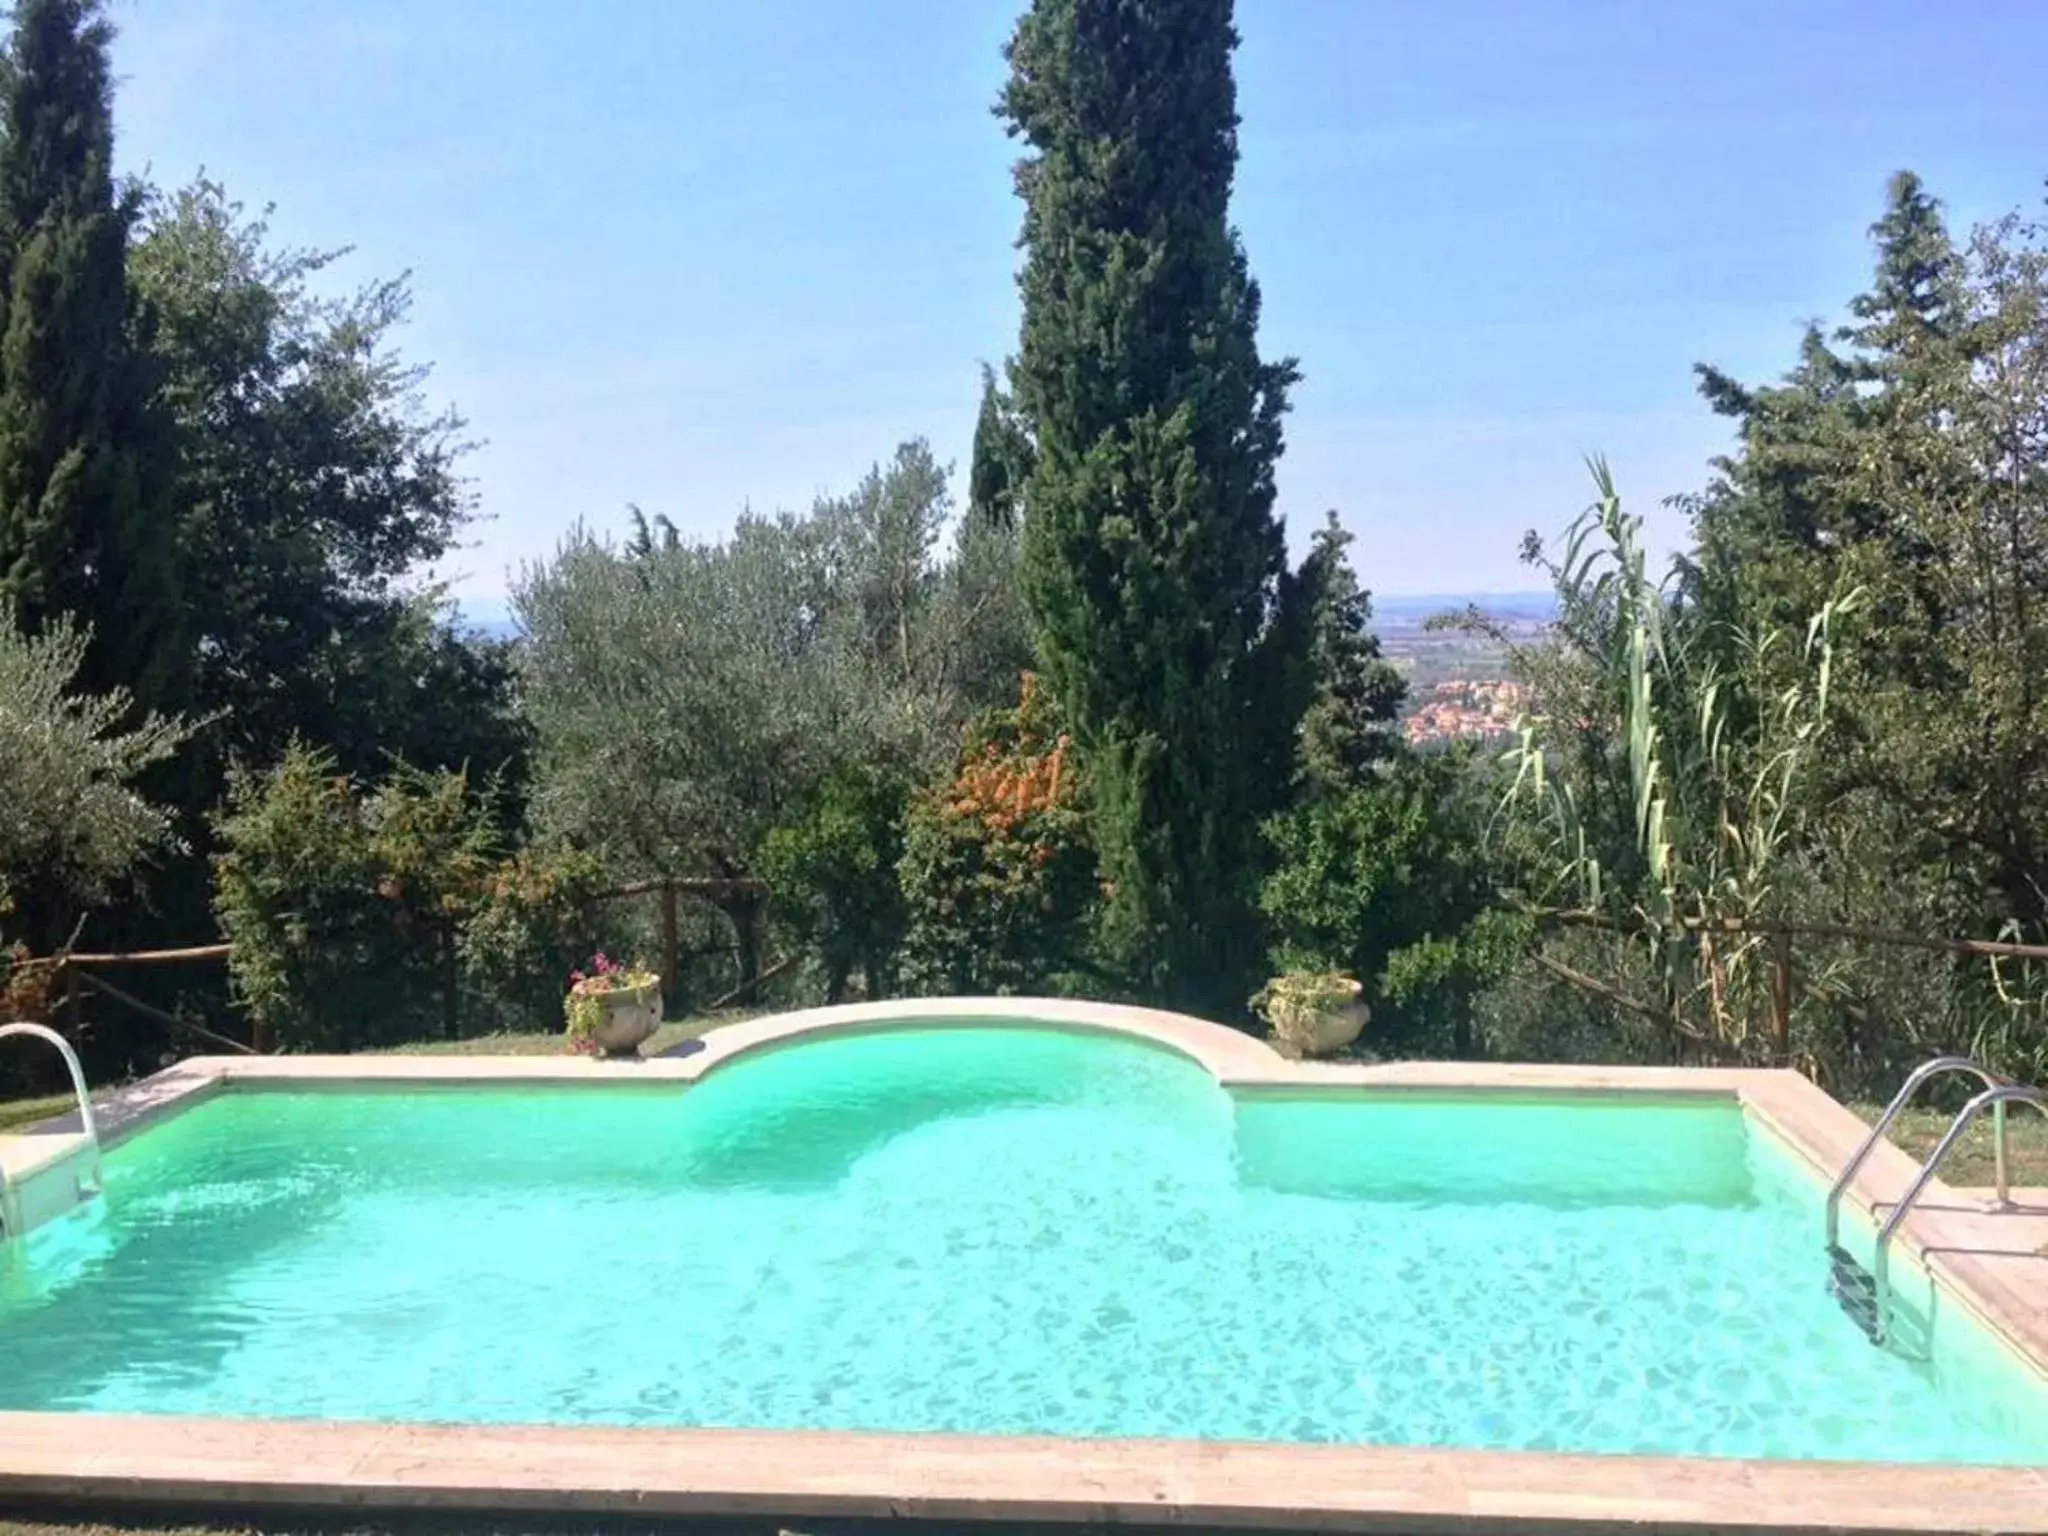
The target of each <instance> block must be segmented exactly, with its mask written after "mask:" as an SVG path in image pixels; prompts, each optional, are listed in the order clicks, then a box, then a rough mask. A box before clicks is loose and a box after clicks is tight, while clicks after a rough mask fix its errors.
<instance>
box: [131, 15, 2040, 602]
mask: <svg viewBox="0 0 2048 1536" xmlns="http://www.w3.org/2000/svg"><path fill="white" fill-rule="evenodd" d="M1019 3H1020V0H748V3H733V0H710V3H699V0H579V3H577V4H574V5H563V4H560V3H559V0H555V3H550V4H537V3H527V0H424V3H423V0H346V3H337V0H114V4H113V6H112V11H111V14H112V16H113V19H114V20H115V22H116V24H117V25H118V26H119V27H120V29H121V32H122V36H121V39H120V41H119V43H118V44H117V46H116V55H115V62H116V67H117V69H118V71H119V72H120V75H121V85H120V92H119V96H118V101H117V114H118V125H119V130H120V135H121V139H120V154H121V157H122V160H123V162H124V165H125V167H126V168H127V169H129V170H135V171H145V170H146V171H147V172H148V173H149V174H150V175H151V176H152V177H153V179H155V180H157V181H159V182H164V183H177V182H182V181H184V180H186V179H189V178H190V177H191V176H192V175H193V174H194V173H195V172H197V171H198V170H199V169H200V168H202V167H204V168H205V169H206V170H207V171H208V173H209V174H211V175H212V176H214V177H215V178H217V179H219V180H221V181H223V182H225V183H226V185H227V186H228V187H229V188H230V189H231V191H233V192H234V193H235V194H236V195H237V196H239V197H240V198H241V199H243V200H244V201H245V202H248V203H250V204H252V205H261V204H263V203H266V202H268V203H274V204H275V205H276V213H275V216H274V221H273V222H274V229H275V231H276V233H277V235H278V236H279V238H281V239H283V240H286V241H289V242H292V243H303V244H308V245H315V246H327V245H343V244H345V245H351V246H353V247H354V248H355V254H354V255H353V256H352V257H351V258H350V260H349V261H348V262H346V263H345V264H344V265H343V267H342V268H341V271H342V272H343V273H345V274H347V275H349V276H350V277H352V278H368V277H372V276H378V275H383V274H387V273H392V272H397V271H400V270H406V269H410V270H411V272H412V273H413V280H414V286H415V290H416V295H417V305H416V309H415V316H414V323H413V325H412V326H411V327H410V329H409V332H408V334H407V337H406V341H405V345H406V349H407V351H408V352H409V353H410V354H411V355H413V356H415V357H416V358H418V359H421V360H428V361H431V362H432V363H433V364H434V365H435V374H434V381H433V386H432V387H433V390H434V393H435V395H436V397H437V398H445V399H449V400H453V401H454V402H455V403H456V404H457V405H459V406H460V407H461V408H462V409H463V410H464V411H465V412H466V413H467V414H468V416H469V417H470V419H471V422H472V425H473V429H474V432H475V434H476V435H477V436H478V437H479V438H481V439H483V440H484V446H483V448H482V449H481V450H480V451H479V452H478V453H477V454H476V456H475V458H474V460H473V462H472V465H471V469H472V472H473V474H474V477H475V479H476V482H477V490H478V493H479V496H480V500H481V505H482V510H483V512H484V513H485V514H486V516H487V518H488V519H489V520H488V521H486V522H484V523H483V524H481V525H480V526H479V527H478V528H477V529H476V530H475V531H474V534H473V536H472V547H470V548H467V549H465V550H464V551H462V553H461V555H460V558H459V559H458V560H456V561H454V562H452V563H451V566H450V569H449V573H448V574H450V575H452V576H454V577H456V578H457V581H458V588H457V589H458V592H459V593H460V594H461V595H462V596H463V598H464V600H465V602H466V603H467V604H468V605H469V606H470V607H471V608H472V609H474V610H479V611H485V610H488V609H490V608H491V607H492V606H493V605H494V603H495V600H496V599H497V598H498V596H499V594H501V593H502V592H503V590H504V587H505V584H506V581H507V577H508V574H509V573H510V572H512V571H514V570H516V568H517V567H518V565H519V563H520V562H521V561H523V560H527V559H532V558H536V557H542V556H545V555H546V554H547V553H548V552H549V551H550V550H551V549H553V547H554V546H555V543H556V541H557V539H558V538H559V536H560V535H561V533H562V531H563V530H564V529H565V528H566V527H567V526H568V525H570V524H571V523H572V522H574V521H575V520H576V519H578V518H584V519H586V520H588V521H590V522H591V523H593V524H594V525H596V526H599V527H606V528H616V527H618V526H619V525H620V524H621V523H622V521H623V508H624V507H625V505H626V503H628V502H637V503H639V504H641V505H642V506H644V507H646V508H647V509H649V510H650V511H662V512H665V513H667V514H668V515H669V516H670V517H671V518H673V519H674V520H675V521H676V522H677V523H678V524H680V525H681V526H683V527H684V528H685V529H688V530H693V531H699V532H702V533H705V534H714V533H716V532H717V531H718V530H719V529H721V528H722V527H724V526H727V525H729V524H730V522H731V519H732V517H733V515H734V513H735V512H736V511H738V509H739V508H740V507H741V506H742V505H743V504H746V503H749V502H751V503H752V504H753V505H754V506H756V507H759V508H768V507H776V506H802V505H806V504H808V502H809V501H810V499H811V498H812V497H813V496H814V495H815V494H817V493H818V492H819V491H821V490H830V489H835V488H842V487H845V486H846V485H848V484H849V483H851V482H852V481H853V480H854V479H855V478H856V477H857V476H858V475H859V474H860V473H861V471H862V470H863V469H864V468H865V467H866V466H867V465H868V464H869V463H871V462H872V461H874V460H875V459H877V458H879V457H881V456H883V455H885V454H887V453H888V452H889V451H890V449H891V448H892V447H893V445H894V444H895V443H896V442H897V441H899V440H901V439H902V438H904V437H907V436H911V435H913V434H922V435H925V436H927V437H929V438H930V439H931V441H932V443H933V445H934V447H935V449H936V450H937V451H938V453H939V454H940V456H941V457H942V458H950V459H951V460H952V461H953V462H954V463H955V465H956V466H957V468H958V471H959V478H960V479H961V480H963V481H964V476H965V470H966V460H967V451H968V443H969V438H970V434H971V431H972V426H973V416H974V408H975V404H976V398H977V373H976V370H977V366H978V364H979V363H980V362H981V361H982V360H984V359H987V360H991V361H994V360H999V359H1000V358H1001V357H1003V356H1004V355H1005V354H1006V353H1007V352H1008V351H1009V350H1010V349H1011V347H1012V346H1013V345H1014V340H1015V334H1016V325H1017V304H1016V296H1015V289H1014V286H1013V284H1012V281H1011V274H1012V270H1013V265H1014V262H1015V252H1014V249H1013V241H1014V238H1015V234H1016V229H1017V221H1018V209H1017V205H1016V203H1015V201H1014V200H1013V198H1012V196H1011V194H1010V187H1009V176H1008V167H1009V164H1010V162H1011V160H1012V158H1013V155H1014V147H1013V146H1012V145H1011V144H1010V143H1009V142H1008V141H1007V140H1006V139H1005V138H1004V136H1003V133H1002V130H1001V126H1000V124H999V123H998V122H997V121H996V120H995V118H994V117H993V116H992V115H991V113H990V111H989V104H990V102H991V101H992V100H993V98H994V96H995V93H996V91H997V89H998V87H999V85H1000V83H1001V79H1002V62H1001V58H1000V53H999V50H1000V47H1001V44H1002V41H1003V39H1004V38H1005V37H1006V36H1007V34H1008V32H1009V29H1010V26H1011V23H1012V21H1013V18H1014V15H1015V12H1016V9H1017V7H1018V4H1019ZM1238 29H1239V31H1240V33H1241V34H1242V36H1243V46H1242V47H1241V49H1240V50H1239V54H1238V80H1239V108H1240V111H1241V113H1242V115H1243V118H1244V127H1243V131H1242V149H1243V164H1242V166H1241V168H1240V171H1239V177H1238V192H1237V202H1236V206H1235V216H1236V219H1237V221H1238V223H1239V225H1240V227H1241V228H1242V231H1243V234H1244V238H1245V242H1246V245H1247V248H1248V250H1249V252H1250V256H1251V261H1252V269H1253V272H1254V273H1255V274H1256V275H1257V277H1258V278H1259V280H1260V282H1261V284H1262V286H1263V288H1264V290H1265V299H1266V311H1265V324H1264V330H1263V338H1262V339H1263V343H1264V346H1265V348H1266V349H1267V351H1268V352H1269V353H1271V354H1281V353H1293V354H1296V355H1298V356H1299V357H1300V359H1301V362H1302V366H1303V369H1304V371H1305V373H1306V380H1305V382H1304V383H1303V385H1302V386H1301V388H1300V390H1299V392H1298V393H1297V396H1296V408H1295V412H1294V414H1293V415H1292V416H1291V418H1290V424H1289V432H1288V436H1289V449H1288V453H1287V457H1286V459H1285V460H1284V461H1283V463H1282V465H1281V470H1280V488H1281V504H1282V508H1283V510H1284V511H1285V512H1286V514H1287V516H1288V520H1289V526H1290V530H1291V532H1292V535H1293V537H1294V541H1295V543H1296V545H1297V547H1299V545H1300V543H1301V542H1302V541H1303V540H1305V538H1306V536H1307V531H1308V529H1309V528H1311V527H1312V526H1313V525H1314V524H1315V523H1316V522H1318V521H1320V518H1321V514H1322V511H1323V509H1324V508H1325V507H1335V508H1337V509H1338V511H1339V513H1340V515H1341V516H1342V517H1343V519H1344V521H1345V522H1346V524H1347V525H1348V526H1350V527H1351V528H1353V529H1354V530H1355V531H1356V532H1357V533H1358V534H1359V544H1358V545H1357V547H1356V549H1355V554H1356V557H1357V559H1358V562H1359V564H1360V566H1361V570H1362V574H1363V575H1364V578H1365V579H1366V581H1367V582H1368V583H1369V584H1370V585H1371V586H1373V587H1375V588H1377V589H1379V590H1381V591H1383V592H1388V593H1416V592H1452V591H1489V590H1494V591H1499V590H1512V589H1516V588H1523V587H1527V586H1529V585H1531V582H1530V580H1529V578H1528V575H1527V573H1526V572H1525V571H1524V570H1523V569H1522V568H1521V567H1520V566H1519V565H1518V563H1517V561H1516V546H1517V542H1518V539H1519V536H1520V534H1521V531H1522V530H1523V529H1524V528H1528V527H1532V526H1533V527H1536V528H1538V529H1541V530H1545V531H1551V530H1555V529H1556V528H1557V527H1559V526H1561V525H1562V524H1563V523H1564V522H1565V521H1566V520H1567V519H1568V518H1569V517H1570V516H1571V514H1572V513H1573V512H1575V511H1576V510H1577V509H1578V508H1579V507H1580V506H1581V505H1583V503H1584V502H1585V500H1586V499H1587V480H1586V476H1585V471H1584V468H1583V464H1582V457H1583V455H1585V454H1587V453H1589V452H1596V451H1597V452H1601V453H1604V454H1605V455H1606V456H1607V457H1608V459H1609V460H1610V462H1611V463H1612V464H1613V466H1614V469H1615V472H1616V474H1617V476H1618V478H1619V481H1620V484H1621V487H1622V490H1623V494H1624V497H1625V498H1626V499H1627V500H1628V501H1629V502H1630V503H1632V504H1633V506H1634V507H1635V509H1636V510H1639V511H1643V512H1646V513H1648V514H1649V515H1650V516H1651V519H1652V525H1653V528H1654V529H1656V530H1657V532H1658V534H1659V537H1660V539H1661V540H1662V541H1664V542H1667V543H1668V542H1669V541H1671V540H1672V539H1673V538H1675V537H1676V536H1677V534H1678V532H1679V530H1678V528H1677V527H1676V525H1675V522H1674V520H1673V519H1672V518H1671V517H1670V515H1669V514H1664V513H1660V512H1658V510H1657V506H1656V504H1657V503H1658V502H1659V501H1661V500H1662V498H1664V497H1666V496H1669V495H1671V494H1673V493H1676V492H1681V491H1685V490H1688V489H1692V488H1695V487H1697V486H1698V485H1699V484H1700V483H1701V480H1702V478H1703V476H1704V473H1705V464H1706V460H1707V459H1708V458H1709V457H1710V456H1711V455H1712V454H1714V453H1716V452H1718V451H1720V450H1721V449H1722V448H1723V447H1724V446H1725V444H1726V441H1727V434H1726V432H1725V430H1724V428H1723V425H1722V424H1721V423H1720V422H1718V421H1717V420H1716V419H1715V418H1713V417H1712V416H1710V415H1709V414H1708V413H1707V412H1706V411H1705V410H1704V409H1703V408H1702V406H1701V405H1700V404H1699V403H1698V401H1697V399H1696V397H1695V395H1694V393H1693V388H1692V380H1691V373H1690V369H1691V365H1692V364H1693V363H1694V362H1695V361H1697V360H1702V359H1706V360H1712V361H1714V362H1717V363H1719V364H1721V365H1722V366H1724V367H1727V368H1729V369H1731V370H1733V371H1734V372H1736V373H1737V374H1738V375H1741V376H1745V377H1764V376H1768V375H1771V374H1775V373H1777V372H1778V371H1780V370H1781V369H1782V368H1783V367H1784V366H1785V365H1786V364H1787V363H1789V361H1790V359H1791V356H1792V350H1793V347H1794V344H1795V342H1796V339H1797V334H1798V328H1799V325H1800V323H1801V322H1802V320H1804V319H1805V318H1807V317H1810V316H1829V317H1832V316H1833V315H1835V314H1836V313H1837V312H1838V311H1839V308H1840V305H1841V303H1842V301H1843V300H1845V299H1846V298H1847V297H1848V296H1849V295H1850V294H1852V293H1853V292H1855V291H1856V290H1857V288H1858V287H1859V286H1860V284H1861V282H1862V279H1863V277H1864V275H1865V273H1866V270H1867V247H1866V244H1865V237H1864V231H1865V229H1866V227H1867V226H1868V225H1869V223H1870V221H1871V220H1872V219H1873V218H1874V217H1875V216H1876V214H1877V212H1878V207H1879V199H1880V195H1881V191H1882V187H1883V184H1884V180H1885V178H1886V176H1887V175H1888V174H1889V173H1890V172H1891V171H1893V170H1894V169H1897V168H1899V167H1902V166H1910V167H1912V168H1914V169H1916V170H1918V171H1919V172H1920V173H1921V174H1922V175H1923V176H1924V177H1925V178H1926V179H1927V180H1928V182H1929V184H1930V185H1931V186H1932V188H1933V189H1934V191H1935V192H1936V193H1937V194H1938V195H1939V196H1941V197H1942V198H1944V199H1945V200H1946V201H1947V202H1948V204H1949V206H1950V210H1951V214H1952V216H1953V217H1954V219H1955V220H1956V221H1957V222H1958V223H1967V222H1969V221H1971V220H1974V219H1978V218H1983V217H1987V216H1991V215H1994V214H1996V213H1998V212H2001V211H2003V210H2005V209H2007V208H2010V207H2013V206H2015V205H2021V204H2025V205H2028V206H2030V207H2034V206H2038V200H2039V195H2040V191H2041V185H2042V177H2043V175H2044V173H2048V96H2044V94H2043V93H2042V92H2041V91H2040V89H2039V78H2038V70H2039V61H2040V60H2041V58H2042V57H2043V56H2044V54H2048V5H2041V4H2037V3H2033V0H1973V3H1971V4H1969V5H1967V6H1964V5H1951V4H1947V3H1934V0H1924V3H1917V4H1908V3H1900V0H1840V3H1836V0H1804V3H1801V4H1797V5H1786V4H1782V3H1777V0H1772V3H1760V0H1656V3H1645V0H1627V3H1616V4H1605V3H1598V4H1596V3H1569V4H1568V3H1564V0H1453V3H1444V0H1435V3H1424V0H1413V3H1410V0H1240V3H1239V7H1238Z"/></svg>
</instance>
